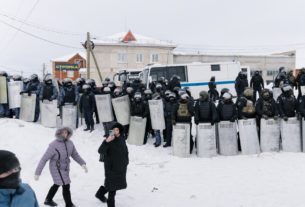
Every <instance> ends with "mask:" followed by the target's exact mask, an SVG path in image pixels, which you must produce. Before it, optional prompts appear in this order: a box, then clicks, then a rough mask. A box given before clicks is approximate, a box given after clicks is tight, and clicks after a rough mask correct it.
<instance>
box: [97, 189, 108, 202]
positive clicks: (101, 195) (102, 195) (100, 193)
mask: <svg viewBox="0 0 305 207" xmlns="http://www.w3.org/2000/svg"><path fill="white" fill-rule="evenodd" d="M106 193H107V191H106V189H105V187H104V186H101V187H100V188H99V189H98V191H97V192H96V194H95V197H96V198H97V199H99V200H100V201H102V202H103V203H106V202H107V198H106V197H105V194H106Z"/></svg>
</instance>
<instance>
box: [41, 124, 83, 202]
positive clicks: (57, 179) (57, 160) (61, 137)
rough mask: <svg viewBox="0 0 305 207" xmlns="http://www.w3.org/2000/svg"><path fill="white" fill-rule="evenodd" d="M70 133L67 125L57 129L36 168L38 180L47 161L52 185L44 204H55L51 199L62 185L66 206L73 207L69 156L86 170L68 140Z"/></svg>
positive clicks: (70, 130)
mask: <svg viewBox="0 0 305 207" xmlns="http://www.w3.org/2000/svg"><path fill="white" fill-rule="evenodd" d="M72 133H73V132H72V129H70V128H68V127H63V128H61V129H58V130H57V131H56V134H55V137H56V140H54V141H53V142H51V143H50V145H49V147H48V149H47V151H46V152H45V154H44V155H43V157H42V158H41V160H40V162H39V164H38V166H37V168H36V171H35V180H38V179H39V176H40V175H41V172H42V170H43V168H44V166H45V165H46V163H47V162H48V161H49V167H50V172H51V175H52V178H53V182H54V185H53V186H52V187H51V188H50V190H49V192H48V194H47V197H46V200H45V202H44V204H45V205H49V206H57V204H56V203H55V202H54V201H53V198H54V196H55V194H56V192H57V190H58V188H59V187H60V186H62V188H63V197H64V200H65V203H66V207H74V205H73V203H72V200H71V193H70V183H71V180H70V176H69V174H70V157H72V158H73V159H74V160H75V161H76V162H77V163H78V164H79V165H81V166H82V168H83V169H84V170H85V172H86V173H87V172H88V169H87V167H86V163H85V161H84V160H83V159H82V158H81V156H80V155H79V154H78V152H77V150H76V148H75V146H74V144H73V142H72V141H71V140H70V138H71V136H72Z"/></svg>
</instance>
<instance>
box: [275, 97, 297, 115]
mask: <svg viewBox="0 0 305 207" xmlns="http://www.w3.org/2000/svg"><path fill="white" fill-rule="evenodd" d="M277 104H278V109H279V114H280V116H281V117H282V118H283V119H284V121H287V119H288V118H289V117H294V116H296V113H297V108H298V107H297V106H298V102H297V100H296V98H295V97H294V95H293V92H292V91H286V92H283V93H282V94H281V95H280V96H279V97H278V99H277Z"/></svg>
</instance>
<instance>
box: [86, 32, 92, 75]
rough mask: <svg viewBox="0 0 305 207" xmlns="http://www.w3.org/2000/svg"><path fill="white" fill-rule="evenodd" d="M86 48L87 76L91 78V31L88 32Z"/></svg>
mask: <svg viewBox="0 0 305 207" xmlns="http://www.w3.org/2000/svg"><path fill="white" fill-rule="evenodd" d="M86 43H87V44H86V49H87V78H88V79H89V78H90V51H91V41H90V33H89V32H87V41H86Z"/></svg>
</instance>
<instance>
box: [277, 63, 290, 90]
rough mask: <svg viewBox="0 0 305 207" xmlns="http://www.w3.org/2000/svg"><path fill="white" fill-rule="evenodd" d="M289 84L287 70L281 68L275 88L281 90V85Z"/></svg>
mask: <svg viewBox="0 0 305 207" xmlns="http://www.w3.org/2000/svg"><path fill="white" fill-rule="evenodd" d="M287 83H288V80H287V75H286V72H285V68H284V67H280V68H279V73H278V74H277V75H276V77H275V79H274V87H275V88H279V87H280V86H281V85H283V84H287Z"/></svg>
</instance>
